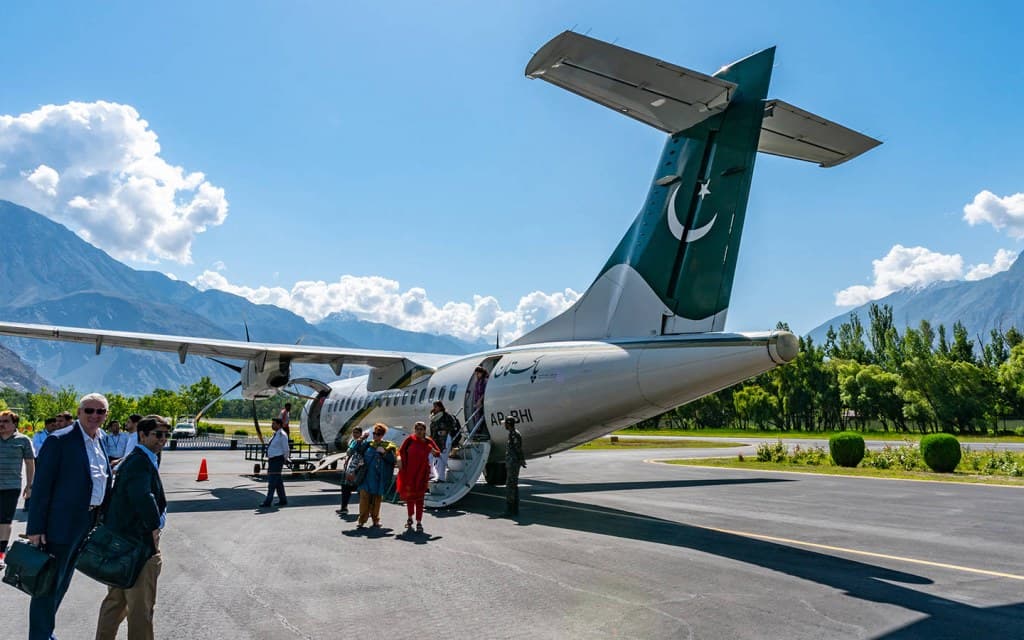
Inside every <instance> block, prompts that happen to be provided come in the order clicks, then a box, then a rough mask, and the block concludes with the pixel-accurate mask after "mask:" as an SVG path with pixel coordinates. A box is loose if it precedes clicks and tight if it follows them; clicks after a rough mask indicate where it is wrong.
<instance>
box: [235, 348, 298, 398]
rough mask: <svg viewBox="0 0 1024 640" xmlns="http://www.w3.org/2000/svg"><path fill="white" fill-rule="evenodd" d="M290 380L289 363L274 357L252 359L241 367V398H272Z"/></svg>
mask: <svg viewBox="0 0 1024 640" xmlns="http://www.w3.org/2000/svg"><path fill="white" fill-rule="evenodd" d="M290 379H291V363H289V362H288V361H287V360H281V359H280V358H278V357H276V356H267V355H264V356H263V357H262V358H254V359H252V360H250V361H248V362H247V363H246V364H245V366H244V367H242V397H243V398H245V399H246V400H261V399H263V398H272V397H273V396H276V395H277V392H278V390H279V389H280V388H281V387H283V386H285V385H286V384H288V381H289V380H290Z"/></svg>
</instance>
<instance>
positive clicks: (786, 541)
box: [477, 493, 1024, 581]
mask: <svg viewBox="0 0 1024 640" xmlns="http://www.w3.org/2000/svg"><path fill="white" fill-rule="evenodd" d="M477 495H487V496H490V497H492V498H498V499H501V500H504V499H505V497H504V496H501V495H495V494H492V493H478V494H477ZM522 502H524V503H528V504H536V505H538V506H545V507H550V506H551V505H550V504H546V503H543V502H538V501H535V500H523V501H522ZM559 508H561V509H572V510H574V511H584V512H587V513H593V514H596V515H599V516H608V512H607V511H601V510H599V509H591V508H588V507H577V506H572V505H565V504H563V505H559ZM613 515H614V516H615V517H617V518H630V519H632V520H640V521H642V522H652V523H655V524H666V523H669V524H682V523H675V522H672V521H671V520H665V519H663V518H651V517H648V516H641V515H636V514H629V513H616V514H613ZM685 526H688V527H693V528H695V529H704V530H705V531H715V532H717V533H726V534H729V535H733V536H740V537H743V538H751V539H754V540H764V541H767V542H778V543H781V544H789V545H796V546H800V547H808V548H811V549H821V550H823V551H834V552H837V553H847V554H852V555H856V556H866V557H869V558H879V559H882V560H894V561H896V562H906V563H909V564H916V565H922V566H926V567H936V568H939V569H950V570H952V571H961V572H964V573H974V574H979V575H983V576H991V577H994V578H1007V579H1010V580H1021V581H1024V575H1018V574H1016V573H1006V572H1003V571H991V570H989V569H977V568H975V567H965V566H963V565H957V564H947V563H945V562H933V561H931V560H921V559H920V558H910V557H907V556H897V555H892V554H888V553H877V552H874V551H862V550H860V549H849V548H847V547H836V546H833V545H827V544H819V543H817V542H806V541H804V540H795V539H793V538H780V537H778V536H769V535H764V534H761V533H751V532H749V531H737V530H735V529H721V528H719V527H705V526H701V525H693V524H688V525H685Z"/></svg>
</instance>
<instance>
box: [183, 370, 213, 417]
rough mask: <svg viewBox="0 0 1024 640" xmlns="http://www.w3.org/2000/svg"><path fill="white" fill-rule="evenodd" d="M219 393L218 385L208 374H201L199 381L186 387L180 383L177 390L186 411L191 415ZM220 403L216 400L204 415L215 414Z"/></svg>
mask: <svg viewBox="0 0 1024 640" xmlns="http://www.w3.org/2000/svg"><path fill="white" fill-rule="evenodd" d="M220 394H221V390H220V387H218V386H217V385H216V384H214V383H213V381H212V380H210V378H209V376H203V377H202V378H200V379H199V382H196V383H193V384H191V385H189V386H187V387H186V386H185V385H182V386H181V389H180V390H179V391H178V395H180V396H181V398H182V400H183V401H184V403H185V410H186V412H187V413H188V414H189V415H192V416H195V415H197V414H198V413H199V411H200V410H201V409H202V408H203V407H205V406H206V405H207V404H209V403H210V402H213V401H214V400H216V399H217V398H218V397H220ZM221 405H222V402H217V403H216V404H214V405H213V406H211V407H210V408H209V409H208V410H207V411H206V415H217V414H218V412H219V411H220V409H221Z"/></svg>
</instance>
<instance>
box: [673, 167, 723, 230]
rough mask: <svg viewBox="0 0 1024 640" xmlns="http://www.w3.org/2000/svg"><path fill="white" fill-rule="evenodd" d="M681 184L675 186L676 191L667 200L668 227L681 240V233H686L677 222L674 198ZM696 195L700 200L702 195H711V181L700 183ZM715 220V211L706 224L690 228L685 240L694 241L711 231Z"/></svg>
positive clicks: (716, 218) (702, 197)
mask: <svg viewBox="0 0 1024 640" xmlns="http://www.w3.org/2000/svg"><path fill="white" fill-rule="evenodd" d="M681 186H682V185H681V184H680V185H679V186H677V187H676V191H675V193H673V194H672V199H671V200H670V202H669V208H668V229H669V231H671V232H672V235H674V236H675V237H676V240H682V239H683V234H684V233H686V226H685V225H683V223H681V222H679V214H678V213H676V199H677V198H678V197H679V187H681ZM698 195H699V196H700V199H701V200H703V199H704V196H709V195H711V183H710V182H703V183H701V185H700V193H699V194H698ZM715 220H718V213H715V215H714V216H712V217H711V220H710V222H708V223H707V224H706V225H704V226H702V227H697V228H696V229H691V230H690V233H689V235H687V236H686V242H696V241H697V240H700V239H701V238H703V237H704V236H706V235H707V234H708V232H709V231H711V227H713V226H714V225H715Z"/></svg>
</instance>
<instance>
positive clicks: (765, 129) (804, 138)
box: [757, 100, 882, 167]
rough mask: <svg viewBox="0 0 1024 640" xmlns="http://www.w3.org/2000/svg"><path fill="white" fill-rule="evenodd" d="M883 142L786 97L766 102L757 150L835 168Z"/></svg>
mask: <svg viewBox="0 0 1024 640" xmlns="http://www.w3.org/2000/svg"><path fill="white" fill-rule="evenodd" d="M880 144H882V143H881V142H880V141H878V140H875V139H874V138H869V137H868V136H866V135H864V134H862V133H857V132H856V131H854V130H852V129H847V128H846V127H844V126H842V125H841V124H836V123H835V122H831V121H829V120H825V119H824V118H820V117H818V116H816V115H814V114H813V113H808V112H806V111H804V110H803V109H798V108H796V107H794V106H793V105H791V104H789V103H786V102H783V101H782V100H769V101H767V102H766V103H765V109H764V121H763V122H762V124H761V138H760V140H759V141H758V144H757V150H758V151H761V152H763V153H770V154H772V155H776V156H783V157H786V158H795V159H797V160H806V161H807V162H817V163H818V164H819V165H821V166H822V167H834V166H836V165H837V164H842V163H844V162H846V161H847V160H849V159H851V158H855V157H857V156H859V155H860V154H862V153H864V152H865V151H869V150H871V149H874V148H875V147H877V146H878V145H880Z"/></svg>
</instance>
